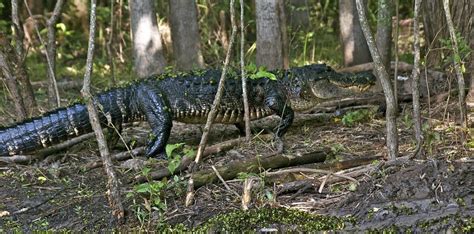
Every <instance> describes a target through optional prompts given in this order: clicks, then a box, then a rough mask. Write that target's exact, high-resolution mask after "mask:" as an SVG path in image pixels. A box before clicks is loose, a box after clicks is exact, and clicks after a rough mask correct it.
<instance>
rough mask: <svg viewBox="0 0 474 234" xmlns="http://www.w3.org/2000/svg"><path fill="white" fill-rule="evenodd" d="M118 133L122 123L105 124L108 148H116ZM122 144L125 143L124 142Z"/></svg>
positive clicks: (118, 138) (120, 130)
mask: <svg viewBox="0 0 474 234" xmlns="http://www.w3.org/2000/svg"><path fill="white" fill-rule="evenodd" d="M120 134H122V124H120V123H114V124H113V125H112V124H108V125H107V133H106V137H107V146H108V147H109V149H113V148H116V146H117V145H118V144H119V143H120ZM124 144H126V143H125V142H124Z"/></svg>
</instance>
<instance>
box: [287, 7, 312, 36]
mask: <svg viewBox="0 0 474 234" xmlns="http://www.w3.org/2000/svg"><path fill="white" fill-rule="evenodd" d="M288 4H289V9H290V10H289V15H290V17H288V22H289V23H290V25H291V27H292V28H293V29H296V30H307V28H308V26H309V10H308V8H309V5H308V0H290V1H289V3H288Z"/></svg>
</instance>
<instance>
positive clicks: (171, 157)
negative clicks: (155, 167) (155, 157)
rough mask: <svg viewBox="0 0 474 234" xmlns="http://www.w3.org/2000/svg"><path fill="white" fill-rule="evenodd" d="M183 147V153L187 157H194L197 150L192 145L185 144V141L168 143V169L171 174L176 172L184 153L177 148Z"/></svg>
mask: <svg viewBox="0 0 474 234" xmlns="http://www.w3.org/2000/svg"><path fill="white" fill-rule="evenodd" d="M178 149H182V151H181V153H182V154H184V156H185V157H194V156H195V154H196V153H195V152H194V150H193V149H191V148H190V147H187V146H185V145H184V143H176V144H168V145H166V149H165V151H166V155H168V170H169V171H170V173H171V174H174V172H175V171H176V169H177V168H178V167H179V165H180V163H181V159H182V154H179V153H177V152H176V150H178Z"/></svg>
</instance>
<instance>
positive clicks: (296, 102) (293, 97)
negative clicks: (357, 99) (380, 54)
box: [284, 64, 376, 111]
mask: <svg viewBox="0 0 474 234" xmlns="http://www.w3.org/2000/svg"><path fill="white" fill-rule="evenodd" d="M286 77H287V79H286V80H288V82H284V83H285V86H286V87H285V89H286V90H287V94H288V95H289V97H290V102H291V107H292V108H293V109H294V110H296V111H305V110H308V109H311V108H313V107H314V106H316V105H318V104H320V103H322V102H325V101H330V100H335V99H340V98H345V97H353V96H358V95H361V94H362V93H367V92H369V89H370V88H371V87H373V86H374V85H375V80H376V78H375V76H374V75H373V74H372V73H369V72H363V73H337V72H336V71H334V70H333V69H332V68H331V67H329V66H326V65H324V64H316V65H309V66H304V67H301V68H298V69H292V71H291V73H287V74H286Z"/></svg>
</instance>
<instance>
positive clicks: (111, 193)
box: [81, 0, 125, 223]
mask: <svg viewBox="0 0 474 234" xmlns="http://www.w3.org/2000/svg"><path fill="white" fill-rule="evenodd" d="M96 7H97V4H96V0H91V14H90V25H89V27H90V32H89V46H88V50H87V61H86V72H85V74H84V86H83V88H82V90H81V94H82V96H83V97H84V98H85V99H86V100H87V110H88V112H89V120H90V122H91V125H92V128H93V129H94V133H95V135H96V138H97V143H98V144H99V151H100V156H101V158H102V162H103V164H104V169H105V172H106V173H107V178H108V180H107V187H108V198H109V204H110V207H111V208H112V215H113V216H114V217H116V219H117V221H118V223H123V222H124V221H125V220H124V218H125V211H124V209H123V205H122V201H121V199H120V189H119V182H118V180H117V177H116V175H115V171H114V169H113V166H112V159H111V158H110V153H109V149H108V148H107V142H106V140H105V137H104V133H103V132H102V128H101V127H100V123H99V117H98V113H97V110H96V108H95V105H94V100H93V97H92V95H91V93H90V82H91V81H90V78H91V74H92V65H93V64H92V59H93V56H94V37H95V23H96Z"/></svg>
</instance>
